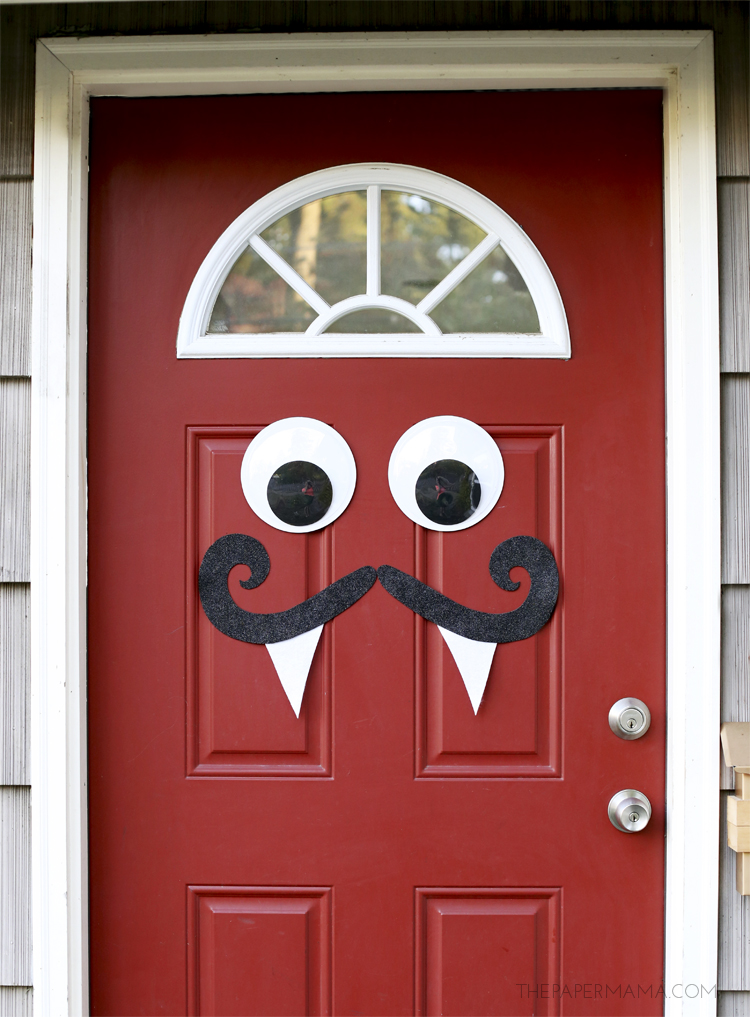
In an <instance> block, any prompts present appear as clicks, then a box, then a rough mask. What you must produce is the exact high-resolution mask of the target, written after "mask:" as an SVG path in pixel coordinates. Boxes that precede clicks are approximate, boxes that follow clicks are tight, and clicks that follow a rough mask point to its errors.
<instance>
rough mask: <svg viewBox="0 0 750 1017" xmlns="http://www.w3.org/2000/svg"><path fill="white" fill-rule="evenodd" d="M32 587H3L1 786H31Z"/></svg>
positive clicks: (0, 622) (0, 589)
mask: <svg viewBox="0 0 750 1017" xmlns="http://www.w3.org/2000/svg"><path fill="white" fill-rule="evenodd" d="M28 709H29V587H28V585H27V584H26V583H3V584H0V785H9V784H28V783H29V781H28V774H27V767H26V760H27V755H28V741H29V733H28V724H27V717H28Z"/></svg>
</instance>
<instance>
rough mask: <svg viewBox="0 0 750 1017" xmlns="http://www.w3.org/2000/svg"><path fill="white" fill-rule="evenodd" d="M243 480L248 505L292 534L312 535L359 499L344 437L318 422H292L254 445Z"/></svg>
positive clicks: (279, 424) (271, 428)
mask: <svg viewBox="0 0 750 1017" xmlns="http://www.w3.org/2000/svg"><path fill="white" fill-rule="evenodd" d="M240 480H241V483H242V493H243V494H244V495H245V499H246V501H247V503H248V505H249V506H250V508H251V509H252V510H253V512H254V513H255V514H256V515H257V516H258V517H259V518H260V519H262V520H263V522H264V523H268V525H269V526H274V527H275V528H276V529H277V530H284V531H285V532H287V533H309V532H310V531H312V530H320V529H322V528H323V527H324V526H328V525H329V524H330V523H332V522H333V521H334V519H338V517H339V516H340V515H341V513H342V512H343V511H344V509H345V508H346V506H347V505H348V504H349V502H350V501H351V499H352V495H353V494H354V487H355V484H356V482H357V467H356V465H355V463H354V456H353V455H352V450H351V449H350V448H349V446H348V445H347V443H346V442H345V441H344V439H343V438H342V437H341V435H340V434H339V433H338V431H334V429H333V428H332V427H329V426H328V424H324V423H323V422H322V421H320V420H314V419H313V418H312V417H286V418H285V419H284V420H277V421H276V422H275V423H273V424H269V425H268V427H264V428H263V430H262V431H261V432H260V433H259V434H258V435H256V436H255V438H253V440H252V441H251V442H250V444H249V445H248V447H247V451H246V452H245V455H244V458H243V460H242V468H241V470H240Z"/></svg>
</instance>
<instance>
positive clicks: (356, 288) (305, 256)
mask: <svg viewBox="0 0 750 1017" xmlns="http://www.w3.org/2000/svg"><path fill="white" fill-rule="evenodd" d="M261 236H262V237H263V239H264V240H265V241H266V243H267V244H269V246H270V247H273V249H274V250H275V251H276V252H277V253H278V254H280V255H281V257H282V258H283V259H284V260H285V261H287V262H288V263H289V264H290V265H291V266H292V268H294V269H295V270H296V271H297V272H299V274H300V275H301V276H302V278H303V279H304V280H305V282H306V283H308V285H310V286H312V288H313V289H314V290H316V291H317V292H318V293H319V294H320V295H321V297H322V298H323V299H324V300H325V301H327V302H328V303H329V304H335V303H337V302H338V301H339V300H343V299H344V298H345V297H353V296H354V295H355V294H357V293H364V292H365V289H366V281H367V192H366V191H345V192H344V193H343V194H331V195H329V197H327V198H318V199H317V201H310V202H308V204H307V205H303V206H302V207H301V208H297V209H295V210H294V211H293V212H290V213H289V214H288V215H285V216H284V217H283V218H281V219H279V220H278V221H277V222H275V223H274V224H273V225H272V226H269V227H268V229H266V230H264V231H263V232H262V233H261Z"/></svg>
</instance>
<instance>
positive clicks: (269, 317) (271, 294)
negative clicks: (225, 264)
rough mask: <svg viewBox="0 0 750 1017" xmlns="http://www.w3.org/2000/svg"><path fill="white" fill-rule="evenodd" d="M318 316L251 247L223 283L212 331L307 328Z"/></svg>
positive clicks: (274, 330) (209, 328)
mask: <svg viewBox="0 0 750 1017" xmlns="http://www.w3.org/2000/svg"><path fill="white" fill-rule="evenodd" d="M314 317H315V312H314V311H313V309H312V308H311V307H309V306H308V305H307V304H306V303H305V301H304V300H301V298H300V297H298V296H297V294H296V293H295V292H294V290H293V289H292V288H291V286H288V285H287V283H285V282H284V280H283V279H282V278H281V277H280V276H278V275H277V274H276V273H275V272H274V270H273V269H272V268H271V267H270V265H267V264H266V262H265V261H264V260H263V259H262V258H261V257H260V256H259V255H257V254H256V253H255V251H253V250H252V249H251V248H249V247H248V248H247V250H245V251H244V252H243V253H242V254H241V255H240V256H239V258H238V259H237V261H236V262H235V263H234V265H233V266H232V270H231V272H230V273H229V275H228V276H227V278H226V279H225V281H224V285H223V286H222V287H221V292H220V293H219V296H218V298H217V300H216V303H215V304H214V309H213V312H212V314H211V321H210V323H209V326H208V331H209V333H215V332H234V333H238V332H304V331H305V329H306V328H307V326H308V325H309V324H310V322H311V321H312V320H313V318H314Z"/></svg>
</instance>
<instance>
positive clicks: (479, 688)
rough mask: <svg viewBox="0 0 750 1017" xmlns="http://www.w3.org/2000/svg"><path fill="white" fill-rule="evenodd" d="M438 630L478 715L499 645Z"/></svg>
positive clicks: (446, 630)
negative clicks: (451, 655) (496, 648)
mask: <svg viewBox="0 0 750 1017" xmlns="http://www.w3.org/2000/svg"><path fill="white" fill-rule="evenodd" d="M438 628H439V629H440V634H441V635H442V637H443V639H444V640H445V641H446V643H447V644H448V649H449V650H450V651H451V653H452V654H453V659H454V660H455V662H456V667H457V668H458V670H459V671H460V673H461V677H462V678H463V680H464V685H465V686H466V691H467V692H468V693H469V699H470V700H471V705H472V707H473V708H474V714H475V715H476V712H477V710H478V709H479V704H480V703H481V702H482V696H483V695H484V689H485V686H486V685H487V679H488V678H489V674H490V668H491V667H492V658H493V657H494V656H495V647H496V646H497V643H480V642H478V641H477V640H476V639H467V638H466V636H458V635H456V633H455V632H449V631H448V629H444V628H442V627H441V626H440V625H438Z"/></svg>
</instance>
